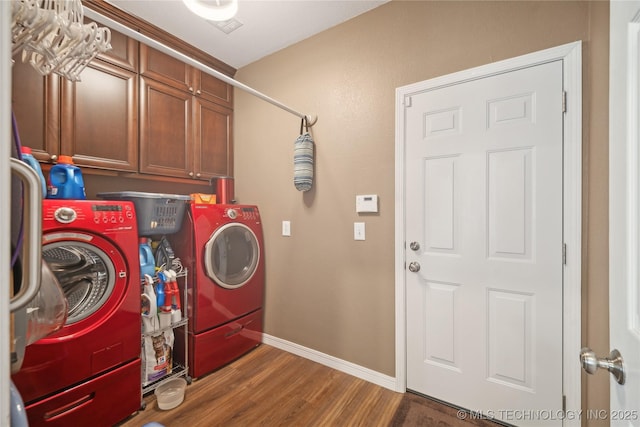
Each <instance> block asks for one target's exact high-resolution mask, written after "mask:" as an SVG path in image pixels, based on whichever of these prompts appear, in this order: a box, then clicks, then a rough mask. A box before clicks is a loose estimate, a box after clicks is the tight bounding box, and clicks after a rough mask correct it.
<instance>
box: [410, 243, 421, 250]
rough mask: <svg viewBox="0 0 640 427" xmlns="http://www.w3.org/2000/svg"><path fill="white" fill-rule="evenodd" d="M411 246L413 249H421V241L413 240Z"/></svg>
mask: <svg viewBox="0 0 640 427" xmlns="http://www.w3.org/2000/svg"><path fill="white" fill-rule="evenodd" d="M409 247H410V248H411V250H412V251H417V250H418V249H420V243H418V242H411V243H409Z"/></svg>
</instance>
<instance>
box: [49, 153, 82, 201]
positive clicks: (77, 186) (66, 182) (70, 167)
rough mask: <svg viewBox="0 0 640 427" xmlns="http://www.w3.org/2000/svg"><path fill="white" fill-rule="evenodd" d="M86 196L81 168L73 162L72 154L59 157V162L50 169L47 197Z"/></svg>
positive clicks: (80, 197)
mask: <svg viewBox="0 0 640 427" xmlns="http://www.w3.org/2000/svg"><path fill="white" fill-rule="evenodd" d="M86 198H87V195H86V194H85V190H84V180H83V179H82V171H81V170H80V168H79V167H77V166H76V165H74V164H73V159H72V158H71V156H60V157H58V163H57V164H55V165H53V166H52V167H51V170H50V171H49V188H48V191H47V199H76V200H84V199H86Z"/></svg>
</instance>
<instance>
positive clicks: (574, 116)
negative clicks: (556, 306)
mask: <svg viewBox="0 0 640 427" xmlns="http://www.w3.org/2000/svg"><path fill="white" fill-rule="evenodd" d="M557 60H562V61H563V78H564V90H565V92H566V112H565V117H564V148H563V157H564V161H563V170H564V172H563V175H564V183H563V185H564V189H563V230H564V231H563V232H564V243H565V244H566V247H567V250H566V263H565V265H564V270H563V282H564V289H563V300H564V303H563V337H564V339H563V355H564V356H563V360H562V364H563V379H562V381H563V389H564V396H565V397H566V410H567V412H568V413H573V414H576V413H577V412H574V411H579V410H580V409H581V381H580V377H581V368H580V363H578V354H579V352H580V347H581V322H582V317H581V289H582V284H581V265H582V262H581V261H582V260H581V257H582V251H581V240H582V239H581V237H582V236H581V233H582V42H580V41H577V42H573V43H569V44H565V45H562V46H558V47H555V48H551V49H546V50H543V51H539V52H534V53H531V54H527V55H523V56H518V57H515V58H511V59H507V60H504V61H500V62H495V63H492V64H488V65H483V66H480V67H476V68H472V69H469V70H464V71H460V72H457V73H453V74H449V75H446V76H442V77H437V78H434V79H430V80H427V81H423V82H418V83H414V84H411V85H407V86H403V87H399V88H397V89H396V124H395V127H396V143H395V146H396V149H395V156H396V162H395V168H396V169H395V295H396V296H395V303H396V384H395V390H396V391H399V392H405V391H406V389H407V357H406V348H407V347H406V323H405V322H406V305H405V289H406V282H405V280H406V279H405V277H406V275H405V272H406V269H405V252H406V249H405V229H406V224H405V211H404V198H405V162H404V158H405V135H404V133H405V108H404V100H405V99H406V98H407V97H410V96H412V95H414V94H416V93H422V92H426V91H430V90H436V89H439V88H442V87H444V86H450V85H454V84H459V83H462V82H466V81H470V80H475V79H478V78H482V77H488V76H491V75H495V74H500V73H504V72H508V71H514V70H517V69H520V68H524V67H530V66H535V65H539V64H543V63H547V62H551V61H557ZM505 409H506V408H505ZM571 418H574V417H569V416H568V417H567V419H566V420H565V426H570V425H576V426H579V425H580V420H579V419H575V420H572V419H571Z"/></svg>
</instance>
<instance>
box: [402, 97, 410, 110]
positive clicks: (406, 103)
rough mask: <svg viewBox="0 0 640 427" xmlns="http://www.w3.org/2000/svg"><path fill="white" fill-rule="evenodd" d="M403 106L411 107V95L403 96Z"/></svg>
mask: <svg viewBox="0 0 640 427" xmlns="http://www.w3.org/2000/svg"><path fill="white" fill-rule="evenodd" d="M404 106H405V108H408V107H411V97H410V96H405V97H404Z"/></svg>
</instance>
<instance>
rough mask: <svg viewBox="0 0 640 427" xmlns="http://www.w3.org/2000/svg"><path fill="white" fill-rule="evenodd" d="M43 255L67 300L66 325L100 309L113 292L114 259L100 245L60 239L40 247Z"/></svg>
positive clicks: (114, 281)
mask: <svg viewBox="0 0 640 427" xmlns="http://www.w3.org/2000/svg"><path fill="white" fill-rule="evenodd" d="M42 258H43V259H44V260H45V261H46V262H47V263H48V264H49V267H50V268H51V271H53V273H54V274H55V276H56V278H57V279H58V283H60V286H61V287H62V290H63V291H64V294H65V297H66V298H67V302H68V303H69V313H68V316H67V323H66V325H71V324H73V323H76V322H78V321H80V320H82V319H84V318H86V317H87V316H90V315H91V314H93V313H95V312H96V311H97V310H99V309H100V308H101V307H102V306H103V305H104V303H105V302H106V301H107V300H108V299H109V296H110V295H111V293H112V292H113V289H114V286H115V283H116V277H115V269H114V265H113V262H112V261H111V259H110V258H109V257H108V256H107V254H105V253H104V251H103V250H101V249H100V248H98V247H96V246H94V245H90V244H87V243H83V242H74V241H59V242H54V243H49V244H46V245H44V246H43V248H42Z"/></svg>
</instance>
